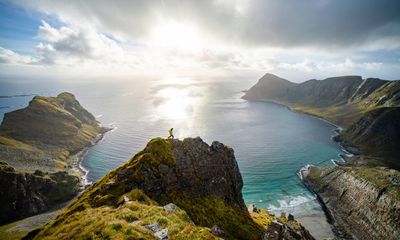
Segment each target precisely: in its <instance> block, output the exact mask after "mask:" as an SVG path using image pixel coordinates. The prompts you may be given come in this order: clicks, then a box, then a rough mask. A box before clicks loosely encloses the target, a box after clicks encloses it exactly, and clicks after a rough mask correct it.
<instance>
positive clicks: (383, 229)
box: [305, 167, 400, 240]
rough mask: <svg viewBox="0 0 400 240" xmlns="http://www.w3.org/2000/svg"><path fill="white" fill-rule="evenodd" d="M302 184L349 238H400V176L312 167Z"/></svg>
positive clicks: (389, 172) (371, 170)
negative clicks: (311, 191) (317, 197)
mask: <svg viewBox="0 0 400 240" xmlns="http://www.w3.org/2000/svg"><path fill="white" fill-rule="evenodd" d="M305 182H306V184H307V185H308V186H309V187H310V188H311V189H312V190H313V191H314V192H315V193H317V194H318V195H319V197H320V199H321V200H322V202H323V203H324V204H325V205H326V206H327V207H328V209H329V212H330V214H331V216H332V217H333V219H334V221H335V223H336V224H337V225H338V229H339V230H340V229H343V230H344V232H347V233H348V234H351V236H352V237H353V238H355V239H377V240H378V239H388V240H391V239H392V240H395V239H398V237H399V236H400V224H399V223H400V172H398V171H396V170H389V169H383V168H360V167H358V168H345V167H335V168H324V169H320V168H315V167H313V168H311V169H310V171H309V173H308V175H307V176H306V178H305ZM342 235H343V236H342V237H344V238H350V237H349V236H348V235H347V236H348V237H346V234H345V233H343V232H342Z"/></svg>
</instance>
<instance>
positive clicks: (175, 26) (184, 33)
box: [150, 21, 203, 52]
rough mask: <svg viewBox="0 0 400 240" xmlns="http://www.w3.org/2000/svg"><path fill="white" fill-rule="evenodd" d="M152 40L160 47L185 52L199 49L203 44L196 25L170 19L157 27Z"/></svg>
mask: <svg viewBox="0 0 400 240" xmlns="http://www.w3.org/2000/svg"><path fill="white" fill-rule="evenodd" d="M150 42H151V44H152V45H155V46H158V47H163V48H168V49H175V50H181V51H185V52H192V51H197V50H199V49H201V48H202V45H203V44H202V41H201V36H200V34H199V31H198V29H197V28H196V27H195V26H193V25H190V24H187V23H180V22H176V21H169V22H167V23H163V24H161V25H158V26H157V27H155V28H154V30H153V31H152V34H151V41H150Z"/></svg>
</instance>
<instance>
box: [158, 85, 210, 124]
mask: <svg viewBox="0 0 400 240" xmlns="http://www.w3.org/2000/svg"><path fill="white" fill-rule="evenodd" d="M203 90H204V89H202V88H201V87H199V86H198V85H197V84H196V83H195V82H194V81H193V80H191V79H187V78H166V79H162V80H161V81H160V82H159V84H158V85H157V86H156V87H155V91H154V96H153V97H154V98H153V106H154V109H153V111H154V112H153V115H154V116H155V118H156V119H158V120H167V121H173V122H190V121H191V120H193V118H194V117H195V115H196V113H198V109H199V107H200V106H201V104H202V102H203V99H204V96H203Z"/></svg>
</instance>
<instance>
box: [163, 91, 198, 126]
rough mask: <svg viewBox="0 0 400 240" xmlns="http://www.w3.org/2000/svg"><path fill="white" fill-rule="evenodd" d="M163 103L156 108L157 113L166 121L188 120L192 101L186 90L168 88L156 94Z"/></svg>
mask: <svg viewBox="0 0 400 240" xmlns="http://www.w3.org/2000/svg"><path fill="white" fill-rule="evenodd" d="M158 95H159V96H160V97H161V98H162V99H163V102H162V103H161V104H160V105H159V106H158V109H157V110H158V111H157V112H158V113H159V114H160V115H161V116H162V117H164V118H166V119H185V118H188V116H189V114H190V112H191V111H192V109H191V107H192V104H193V103H194V99H192V98H191V97H190V96H189V91H188V90H187V89H179V88H174V87H168V88H165V89H162V90H160V91H159V92H158Z"/></svg>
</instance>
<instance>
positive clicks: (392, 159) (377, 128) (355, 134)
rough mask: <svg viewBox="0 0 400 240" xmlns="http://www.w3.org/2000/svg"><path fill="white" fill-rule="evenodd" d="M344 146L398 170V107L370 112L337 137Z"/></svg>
mask: <svg viewBox="0 0 400 240" xmlns="http://www.w3.org/2000/svg"><path fill="white" fill-rule="evenodd" d="M339 138H340V140H342V141H344V142H345V144H346V145H350V146H352V147H355V148H357V149H358V150H359V151H361V152H362V153H363V154H366V155H368V156H371V157H377V158H382V161H383V162H384V163H385V164H386V165H387V166H389V167H393V168H397V169H399V168H400V150H399V146H400V107H383V108H378V109H374V110H371V111H369V112H367V113H366V114H364V115H363V116H362V117H361V118H360V120H358V121H357V122H355V123H354V124H352V125H351V126H350V127H349V128H347V129H346V130H345V131H343V132H342V133H341V134H340V135H339Z"/></svg>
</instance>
